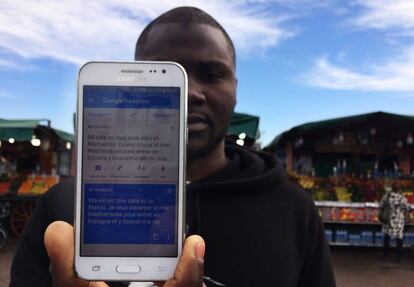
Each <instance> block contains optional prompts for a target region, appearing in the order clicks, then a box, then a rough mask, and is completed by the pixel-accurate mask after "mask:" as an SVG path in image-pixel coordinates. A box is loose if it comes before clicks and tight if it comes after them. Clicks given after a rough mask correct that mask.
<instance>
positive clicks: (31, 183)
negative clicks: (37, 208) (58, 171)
mask: <svg viewBox="0 0 414 287" xmlns="http://www.w3.org/2000/svg"><path fill="white" fill-rule="evenodd" d="M58 182H59V176H52V175H50V176H29V177H28V178H27V179H26V180H25V181H24V182H23V183H22V184H21V186H20V188H19V189H18V191H17V194H18V195H38V194H43V193H45V192H46V191H48V190H49V189H50V188H51V187H52V186H54V185H55V184H56V183H58Z"/></svg>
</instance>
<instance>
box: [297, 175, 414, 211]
mask: <svg viewBox="0 0 414 287" xmlns="http://www.w3.org/2000/svg"><path fill="white" fill-rule="evenodd" d="M289 176H290V178H291V179H292V180H293V181H295V182H297V183H298V184H299V185H300V186H301V187H302V188H304V189H306V190H308V191H309V192H310V193H311V194H312V195H313V198H314V200H315V201H340V202H379V201H380V200H381V198H382V196H383V195H384V193H385V190H384V185H385V184H386V183H388V184H392V185H393V186H394V187H395V188H398V189H400V190H401V191H402V192H403V194H404V196H405V197H406V198H407V200H408V202H409V203H410V204H414V179H413V178H411V179H389V178H358V177H353V176H349V175H347V176H340V177H329V178H317V177H309V176H301V175H297V174H293V173H292V174H290V175H289Z"/></svg>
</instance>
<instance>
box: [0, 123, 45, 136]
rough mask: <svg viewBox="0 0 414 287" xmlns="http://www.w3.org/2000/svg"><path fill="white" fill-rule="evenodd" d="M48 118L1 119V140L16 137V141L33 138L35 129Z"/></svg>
mask: <svg viewBox="0 0 414 287" xmlns="http://www.w3.org/2000/svg"><path fill="white" fill-rule="evenodd" d="M44 121H46V120H44V119H38V120H4V119H0V140H3V141H7V140H9V139H10V138H14V139H15V140H16V141H27V140H31V139H32V136H33V130H34V129H35V128H36V127H37V126H38V125H39V124H40V123H41V122H44Z"/></svg>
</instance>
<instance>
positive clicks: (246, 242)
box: [11, 145, 335, 287]
mask: <svg viewBox="0 0 414 287" xmlns="http://www.w3.org/2000/svg"><path fill="white" fill-rule="evenodd" d="M226 155H227V156H228V157H229V158H230V159H231V161H230V163H229V164H228V165H227V166H226V167H225V168H223V169H222V170H220V171H219V172H217V173H215V174H212V175H210V176H208V177H207V178H204V179H202V180H199V181H197V182H192V183H189V184H188V185H187V213H186V214H187V231H188V234H199V235H201V236H202V237H203V238H204V239H205V241H206V256H205V277H206V279H205V283H206V284H207V286H237V287H241V286H315V287H316V286H317V287H323V286H335V281H334V277H333V272H332V268H331V264H330V258H329V250H328V247H327V244H326V241H325V237H324V231H323V227H322V224H321V222H320V219H319V216H318V212H317V210H316V208H315V206H314V204H313V201H312V199H311V198H310V197H309V196H308V195H307V194H306V193H305V192H304V191H303V190H301V189H300V188H298V187H297V186H296V185H294V184H292V183H290V182H289V181H288V180H287V178H286V176H285V173H284V171H283V168H282V165H281V164H280V163H279V162H278V161H277V160H276V159H275V158H274V157H273V156H271V155H269V154H266V153H261V152H252V151H248V150H246V149H244V148H240V147H237V146H233V145H227V146H226ZM73 193H74V180H73V179H70V180H67V181H65V182H62V183H61V184H59V185H57V186H55V187H54V188H52V189H51V190H50V191H49V192H48V193H46V194H45V195H44V196H42V197H41V198H40V200H39V202H38V206H37V208H36V211H35V213H34V215H33V217H32V219H31V221H30V223H29V225H28V227H27V228H26V231H25V233H24V236H23V239H22V242H21V245H20V247H19V249H18V251H17V253H16V256H15V259H14V261H13V265H12V272H11V286H18V287H20V286H51V279H50V276H49V271H48V266H49V260H48V257H47V254H46V251H45V249H44V245H43V233H44V231H45V229H46V227H47V226H48V225H49V224H50V223H51V222H53V221H55V220H64V221H66V222H69V223H73Z"/></svg>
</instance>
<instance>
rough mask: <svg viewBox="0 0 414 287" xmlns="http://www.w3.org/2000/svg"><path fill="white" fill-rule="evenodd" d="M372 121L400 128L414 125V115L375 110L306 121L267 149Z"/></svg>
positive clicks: (279, 137)
mask: <svg viewBox="0 0 414 287" xmlns="http://www.w3.org/2000/svg"><path fill="white" fill-rule="evenodd" d="M371 122H377V123H378V122H381V123H388V124H392V126H390V127H387V128H398V127H404V126H406V127H407V126H410V127H414V116H407V115H398V114H391V113H386V112H373V113H367V114H360V115H354V116H349V117H341V118H334V119H328V120H323V121H317V122H310V123H305V124H303V125H299V126H296V127H293V128H291V129H290V130H288V131H285V132H283V133H281V134H279V135H278V136H276V137H275V138H274V139H273V141H272V142H271V143H270V144H269V145H268V146H267V147H266V148H265V149H268V150H275V149H276V148H277V147H278V146H279V145H281V144H283V143H284V142H286V141H289V140H291V139H292V138H295V137H298V136H304V135H311V134H315V133H320V132H321V131H339V130H341V129H346V128H350V127H360V126H363V125H366V124H367V123H371ZM384 128H385V127H384Z"/></svg>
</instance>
